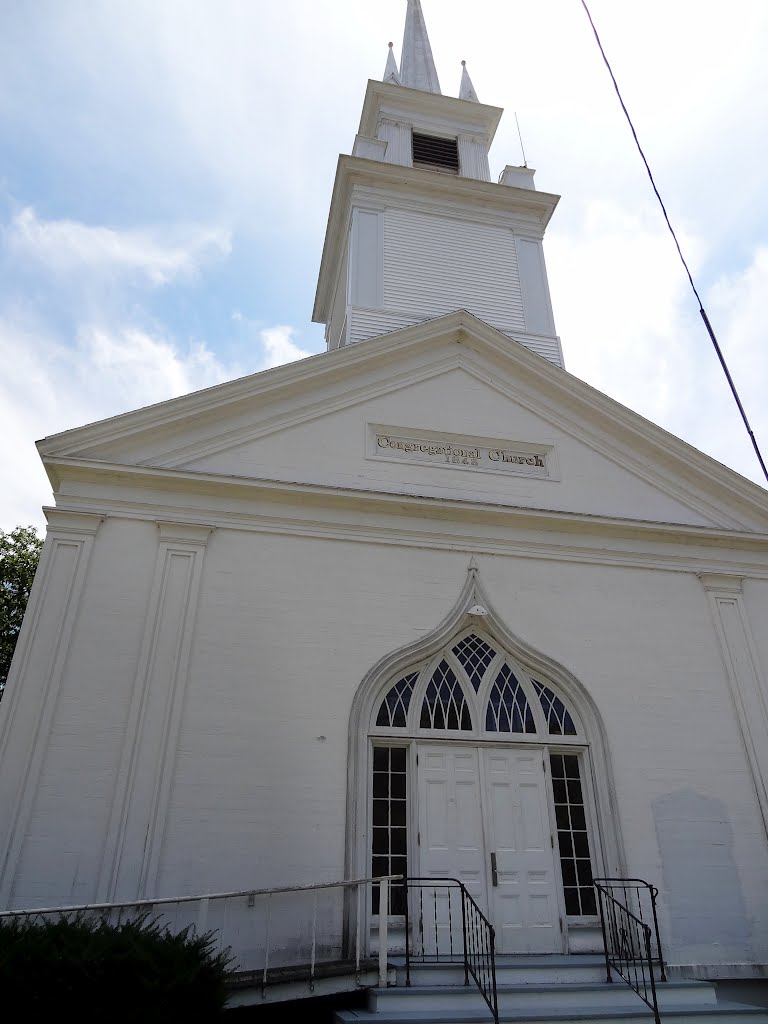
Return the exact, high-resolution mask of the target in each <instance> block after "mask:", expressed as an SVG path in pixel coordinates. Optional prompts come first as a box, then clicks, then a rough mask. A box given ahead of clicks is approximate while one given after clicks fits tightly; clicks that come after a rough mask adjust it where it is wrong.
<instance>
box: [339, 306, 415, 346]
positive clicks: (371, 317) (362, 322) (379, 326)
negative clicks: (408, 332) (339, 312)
mask: <svg viewBox="0 0 768 1024" xmlns="http://www.w3.org/2000/svg"><path fill="white" fill-rule="evenodd" d="M425 319H426V317H423V316H409V315H408V314H407V313H393V312H392V311H391V310H387V309H360V308H355V307H354V306H353V307H351V308H350V310H349V341H350V342H353V341H365V339H366V338H377V337H379V335H381V334H389V332H390V331H399V330H400V329H401V328H403V327H410V326H411V325H412V324H418V323H421V321H422V320H425Z"/></svg>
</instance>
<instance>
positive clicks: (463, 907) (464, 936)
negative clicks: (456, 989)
mask: <svg viewBox="0 0 768 1024" xmlns="http://www.w3.org/2000/svg"><path fill="white" fill-rule="evenodd" d="M460 891H461V937H462V945H463V947H464V984H465V985H466V986H469V960H468V958H467V905H466V901H465V899H464V893H465V892H466V890H465V888H464V886H463V885H462V887H461V890H460Z"/></svg>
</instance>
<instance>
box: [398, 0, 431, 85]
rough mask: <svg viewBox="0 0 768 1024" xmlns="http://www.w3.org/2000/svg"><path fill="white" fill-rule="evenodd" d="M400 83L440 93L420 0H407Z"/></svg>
mask: <svg viewBox="0 0 768 1024" xmlns="http://www.w3.org/2000/svg"><path fill="white" fill-rule="evenodd" d="M384 81H387V79H386V78H385V79H384ZM400 84H401V85H405V86H407V87H408V88H409V89H422V90H423V91H424V92H436V93H437V94H438V96H440V95H441V92H440V82H439V81H438V78H437V69H436V68H435V62H434V60H433V58H432V47H431V46H430V45H429V36H428V35H427V25H426V22H425V21H424V12H423V11H422V9H421V0H408V12H407V14H406V16H405V32H404V34H403V52H402V55H401V57H400Z"/></svg>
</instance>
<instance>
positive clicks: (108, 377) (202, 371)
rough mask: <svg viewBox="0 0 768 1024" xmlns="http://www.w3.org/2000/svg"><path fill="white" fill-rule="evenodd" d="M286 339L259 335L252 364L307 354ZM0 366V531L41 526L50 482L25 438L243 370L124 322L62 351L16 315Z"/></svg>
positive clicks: (55, 340) (45, 330)
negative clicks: (1, 484)
mask: <svg viewBox="0 0 768 1024" xmlns="http://www.w3.org/2000/svg"><path fill="white" fill-rule="evenodd" d="M294 334H295V330H294V328H292V327H289V326H285V325H279V326H275V327H266V328H263V329H261V330H259V331H258V338H259V341H260V344H261V345H263V350H262V353H261V359H259V353H256V354H255V355H256V358H255V359H254V363H255V364H256V366H257V368H258V369H267V368H270V367H273V366H278V365H280V364H282V363H286V362H291V361H292V360H295V359H303V358H304V357H305V356H307V355H310V353H309V352H306V351H304V349H302V348H300V347H299V346H298V345H297V344H296V343H295V341H294V340H293V338H294ZM0 364H1V365H3V366H6V367H12V368H13V372H12V373H5V374H2V375H0V408H2V409H3V443H2V445H0V479H2V480H4V481H6V487H5V488H4V493H3V500H2V506H1V508H0V528H1V529H11V528H12V527H13V526H16V525H18V524H19V523H28V522H33V523H36V524H37V525H42V522H43V519H42V514H41V512H40V507H41V505H44V504H48V503H50V486H49V484H48V482H47V480H46V477H45V473H44V471H43V469H42V465H41V463H40V460H39V459H38V457H37V454H36V452H35V450H34V440H35V439H37V438H40V437H45V436H46V435H48V434H55V433H58V432H59V431H62V430H67V429H69V428H71V427H76V426H81V425H83V424H85V423H89V422H93V421H94V420H98V419H102V418H104V417H107V416H114V415H116V414H118V413H121V412H127V411H129V410H131V409H135V408H139V407H141V406H144V405H151V404H153V403H155V402H162V401H164V400H166V399H168V398H174V397H176V396H178V395H184V394H188V393H189V392H191V391H196V390H198V389H200V388H207V387H211V386H212V385H214V384H219V383H221V382H223V381H225V380H231V379H233V378H235V377H239V376H241V375H242V374H243V373H244V372H250V369H249V370H247V371H246V370H244V368H243V367H242V366H240V365H239V364H235V363H224V362H222V361H221V360H220V359H218V358H217V357H216V355H215V354H214V353H213V352H212V351H211V349H210V348H209V347H208V346H207V345H206V344H205V343H203V342H196V343H193V344H190V345H187V346H184V345H181V344H179V343H178V342H176V341H174V340H173V339H172V338H169V337H166V336H162V335H160V334H159V333H150V332H149V331H147V330H145V329H141V328H138V327H135V326H130V325H127V326H126V325H123V326H115V325H107V324H88V325H85V326H83V327H82V328H81V329H80V331H79V334H78V337H77V343H76V345H75V346H68V345H66V344H65V343H64V342H63V341H62V339H61V338H59V337H58V336H57V335H56V334H55V333H54V332H53V331H52V330H51V329H50V327H49V326H48V325H47V324H46V322H45V321H44V320H42V319H41V318H39V317H36V316H33V315H30V314H29V313H25V314H21V313H18V312H17V313H15V314H6V315H5V316H4V317H3V316H0Z"/></svg>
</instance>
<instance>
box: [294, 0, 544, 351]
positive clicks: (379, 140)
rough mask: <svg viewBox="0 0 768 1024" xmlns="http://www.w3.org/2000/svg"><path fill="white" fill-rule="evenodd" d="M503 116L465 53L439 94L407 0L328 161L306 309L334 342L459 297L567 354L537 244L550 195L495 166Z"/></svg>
mask: <svg viewBox="0 0 768 1024" xmlns="http://www.w3.org/2000/svg"><path fill="white" fill-rule="evenodd" d="M501 115H502V110H501V109H500V108H499V107H492V106H488V105H487V104H485V103H480V102H479V100H478V98H477V93H476V92H475V89H474V86H473V85H472V80H471V79H470V77H469V73H468V71H467V68H466V64H465V63H464V61H462V75H461V87H460V93H459V96H458V98H457V97H453V96H444V95H443V93H442V92H441V91H440V84H439V82H438V79H437V72H436V70H435V63H434V60H433V59H432V48H431V46H430V44H429V38H428V36H427V29H426V25H425V24H424V14H423V13H422V9H421V3H420V0H408V8H407V11H406V19H405V34H404V37H403V54H402V60H401V61H400V67H399V69H398V66H397V61H396V60H395V56H394V53H393V52H392V44H391V43H390V48H389V54H388V56H387V64H386V68H385V70H384V80H383V81H369V82H368V87H367V89H366V93H365V100H364V102H363V111H362V115H361V117H360V127H359V128H358V131H357V137H356V138H355V143H354V146H353V148H352V156H342V157H341V159H340V160H339V165H338V170H337V173H336V182H335V184H334V189H333V199H332V201H331V210H330V215H329V218H328V228H327V231H326V236H325V245H324V248H323V257H322V262H321V266H320V276H319V279H318V284H317V294H316V296H315V306H314V310H313V313H312V319H313V320H314V321H315V322H317V323H323V324H325V325H326V335H325V336H326V341H327V344H328V348H329V349H334V348H341V347H344V346H346V345H352V344H354V343H355V342H359V341H366V340H367V339H371V340H374V339H375V338H376V337H378V336H381V335H385V334H388V333H390V332H391V331H396V330H398V329H399V328H401V327H408V326H409V325H411V324H417V323H423V322H424V321H425V320H430V319H433V318H435V317H440V316H442V315H444V314H447V313H453V312H455V311H456V310H459V309H465V310H467V311H468V312H470V313H472V314H473V315H474V316H476V317H478V318H479V319H480V320H484V321H485V322H486V323H487V324H489V325H490V326H491V327H494V328H496V330H497V331H500V332H501V334H503V335H506V336H507V337H508V338H509V339H510V344H520V345H525V346H527V347H528V348H530V349H531V350H532V351H534V352H536V353H538V354H539V355H541V356H544V358H545V359H550V360H551V361H552V362H554V363H556V364H558V365H559V366H562V365H563V357H562V350H561V348H560V340H559V338H558V337H557V334H556V332H555V324H554V320H553V317H552V308H551V304H550V300H549V286H548V284H547V272H546V267H545V263H544V253H543V250H542V239H543V236H544V230H545V228H546V226H547V223H548V221H549V218H550V217H551V215H552V212H553V211H554V208H555V206H556V204H557V200H558V197H557V196H554V195H550V194H548V193H546V192H537V191H536V189H535V187H534V184H533V174H534V172H533V170H532V169H531V168H529V167H510V166H508V167H506V168H505V169H504V170H503V171H502V173H501V175H500V176H499V177H498V178H496V177H495V176H494V177H493V178H492V177H491V169H490V163H489V150H490V147H491V143H492V142H493V138H494V135H495V133H496V128H497V126H498V124H499V119H500V118H501Z"/></svg>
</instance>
